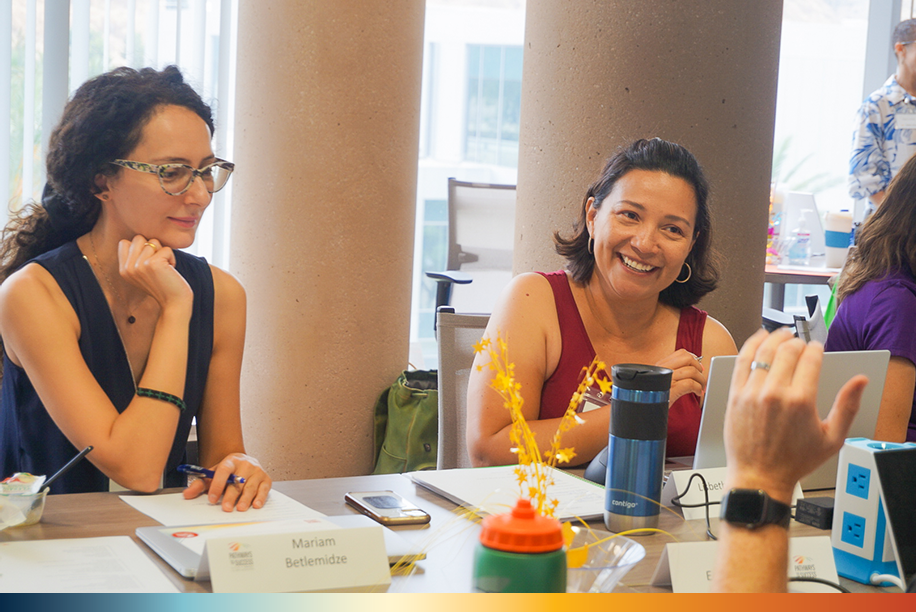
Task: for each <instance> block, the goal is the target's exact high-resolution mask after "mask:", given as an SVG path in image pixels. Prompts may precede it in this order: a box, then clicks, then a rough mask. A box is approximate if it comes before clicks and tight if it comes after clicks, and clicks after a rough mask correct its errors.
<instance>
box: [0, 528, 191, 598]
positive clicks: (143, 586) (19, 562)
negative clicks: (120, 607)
mask: <svg viewBox="0 0 916 612" xmlns="http://www.w3.org/2000/svg"><path fill="white" fill-rule="evenodd" d="M177 592H178V589H176V588H175V585H173V584H172V582H171V581H170V580H169V579H168V578H167V577H166V576H165V575H164V574H163V573H162V571H161V570H160V569H159V567H158V566H157V565H156V564H155V563H154V562H153V561H152V560H151V559H150V558H149V557H147V556H146V554H144V553H143V551H142V550H140V548H139V547H138V546H137V545H136V544H134V542H133V540H131V539H130V538H129V537H127V536H111V537H103V538H78V539H65V540H32V541H27V542H3V543H0V593H177Z"/></svg>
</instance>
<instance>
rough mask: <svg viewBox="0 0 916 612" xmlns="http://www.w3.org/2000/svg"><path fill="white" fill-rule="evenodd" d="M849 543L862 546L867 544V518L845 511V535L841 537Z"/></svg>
mask: <svg viewBox="0 0 916 612" xmlns="http://www.w3.org/2000/svg"><path fill="white" fill-rule="evenodd" d="M840 539H841V540H843V541H844V542H846V543H847V544H852V545H853V546H858V547H859V548H862V547H864V546H865V519H864V518H862V517H861V516H857V515H855V514H853V513H851V512H844V513H843V535H842V536H841V538H840Z"/></svg>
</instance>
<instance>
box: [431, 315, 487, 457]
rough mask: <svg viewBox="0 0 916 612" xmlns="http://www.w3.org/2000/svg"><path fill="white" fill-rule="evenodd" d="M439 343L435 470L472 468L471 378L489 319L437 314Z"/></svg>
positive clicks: (480, 316) (484, 316)
mask: <svg viewBox="0 0 916 612" xmlns="http://www.w3.org/2000/svg"><path fill="white" fill-rule="evenodd" d="M436 319H437V326H436V327H437V331H438V340H439V443H438V451H437V452H438V455H437V462H436V469H438V470H445V469H450V468H464V467H471V459H470V457H469V456H468V447H467V407H468V378H469V377H470V374H471V367H472V365H473V362H474V343H476V342H477V341H478V340H480V338H481V336H483V332H484V329H485V328H486V327H487V321H489V319H490V316H489V315H481V314H455V312H454V309H453V308H451V307H449V306H444V307H442V308H440V309H439V310H438V311H437V312H436Z"/></svg>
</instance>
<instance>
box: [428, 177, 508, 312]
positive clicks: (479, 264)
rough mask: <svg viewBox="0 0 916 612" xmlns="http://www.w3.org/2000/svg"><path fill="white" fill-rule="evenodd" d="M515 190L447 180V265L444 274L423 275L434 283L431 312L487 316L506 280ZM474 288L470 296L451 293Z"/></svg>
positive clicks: (485, 184)
mask: <svg viewBox="0 0 916 612" xmlns="http://www.w3.org/2000/svg"><path fill="white" fill-rule="evenodd" d="M514 244H515V185H495V184H490V183H468V182H464V181H458V180H456V179H454V178H450V179H449V180H448V261H447V264H446V270H445V271H430V272H426V276H428V277H429V278H432V279H434V280H435V281H436V283H437V286H436V309H437V310H438V308H439V307H440V306H445V305H452V306H455V308H456V310H458V311H460V312H487V313H488V312H492V310H493V304H495V303H496V298H497V297H498V296H499V294H500V293H501V292H502V290H503V288H504V287H505V286H506V284H507V283H508V282H509V281H510V280H511V279H512V250H513V247H514ZM471 281H473V282H474V286H473V290H472V291H465V292H461V293H462V295H461V296H458V295H453V291H452V289H453V287H454V286H455V285H456V284H458V285H466V284H469V283H471Z"/></svg>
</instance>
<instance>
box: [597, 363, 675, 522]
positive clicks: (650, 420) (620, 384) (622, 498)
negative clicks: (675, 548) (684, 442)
mask: <svg viewBox="0 0 916 612" xmlns="http://www.w3.org/2000/svg"><path fill="white" fill-rule="evenodd" d="M671 374H672V372H671V370H669V369H667V368H659V367H656V366H648V365H638V364H632V363H624V364H618V365H615V366H613V367H612V368H611V378H612V379H613V381H614V389H613V392H612V394H611V424H610V428H609V433H608V451H607V452H608V454H607V479H606V481H605V486H606V497H605V502H604V524H605V525H606V526H607V528H608V530H609V531H613V532H615V533H620V532H621V531H627V530H628V529H640V528H646V527H656V526H658V513H659V501H660V499H661V493H662V474H663V471H664V467H665V443H666V441H667V438H668V394H669V392H670V390H671Z"/></svg>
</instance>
